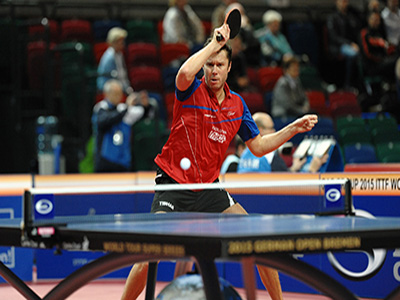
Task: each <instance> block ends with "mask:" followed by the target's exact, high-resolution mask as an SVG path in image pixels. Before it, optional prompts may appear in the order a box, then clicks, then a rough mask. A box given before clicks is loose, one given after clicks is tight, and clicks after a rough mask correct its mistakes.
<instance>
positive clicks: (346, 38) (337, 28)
mask: <svg viewBox="0 0 400 300" xmlns="http://www.w3.org/2000/svg"><path fill="white" fill-rule="evenodd" d="M361 19H362V18H361V16H360V13H359V12H358V11H357V10H355V9H354V8H353V7H352V6H349V0H336V12H335V13H333V14H331V15H330V16H328V19H327V29H328V47H329V52H330V53H331V55H332V56H333V57H335V58H336V59H340V58H341V57H343V58H344V59H345V63H346V70H345V74H344V87H345V88H349V87H351V86H354V85H356V86H357V85H358V83H357V82H353V81H352V80H353V79H354V78H357V77H356V76H355V75H356V74H357V72H358V65H357V64H358V62H359V59H360V48H359V46H358V44H357V42H358V40H359V39H358V35H359V33H360V30H361V28H362V20H361Z"/></svg>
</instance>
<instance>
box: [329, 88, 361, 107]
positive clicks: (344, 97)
mask: <svg viewBox="0 0 400 300" xmlns="http://www.w3.org/2000/svg"><path fill="white" fill-rule="evenodd" d="M328 102H329V106H330V107H332V106H333V105H334V104H335V103H345V104H348V105H358V100H357V94H355V93H354V92H350V91H335V92H331V93H329V95H328Z"/></svg>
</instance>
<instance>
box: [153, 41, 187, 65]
mask: <svg viewBox="0 0 400 300" xmlns="http://www.w3.org/2000/svg"><path fill="white" fill-rule="evenodd" d="M189 54H190V49H189V46H188V45H187V44H184V43H173V44H161V46H160V55H161V65H162V66H166V65H168V64H170V63H171V62H172V61H174V60H185V59H187V58H188V57H189Z"/></svg>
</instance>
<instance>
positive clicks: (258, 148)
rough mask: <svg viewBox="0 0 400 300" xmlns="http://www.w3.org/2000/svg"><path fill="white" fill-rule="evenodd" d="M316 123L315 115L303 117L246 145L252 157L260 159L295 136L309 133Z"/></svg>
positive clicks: (257, 137) (259, 136) (316, 117)
mask: <svg viewBox="0 0 400 300" xmlns="http://www.w3.org/2000/svg"><path fill="white" fill-rule="evenodd" d="M317 123H318V116H317V115H305V116H303V117H302V118H299V119H297V120H295V121H294V122H292V123H290V124H289V125H287V126H286V127H284V128H282V129H281V130H279V131H277V132H274V133H271V134H267V135H264V136H261V135H258V136H256V137H255V138H253V139H251V140H248V141H247V142H246V145H247V147H249V149H250V151H251V152H252V153H253V154H254V155H256V156H259V157H261V156H263V155H265V154H267V153H269V152H271V151H274V150H275V149H277V148H279V147H280V146H281V145H283V144H284V143H286V142H287V141H288V140H290V139H291V138H292V137H293V136H295V135H296V134H298V133H303V132H307V131H310V130H311V129H312V128H313V127H314V126H315V124H317Z"/></svg>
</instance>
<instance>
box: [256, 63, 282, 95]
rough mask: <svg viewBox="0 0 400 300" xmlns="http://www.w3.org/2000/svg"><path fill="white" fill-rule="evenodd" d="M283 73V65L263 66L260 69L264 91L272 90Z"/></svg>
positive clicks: (259, 74)
mask: <svg viewBox="0 0 400 300" xmlns="http://www.w3.org/2000/svg"><path fill="white" fill-rule="evenodd" d="M282 75H283V70H282V68H281V67H262V68H260V69H259V70H258V77H259V80H260V89H261V91H263V92H270V91H272V90H273V89H274V86H275V84H276V82H277V81H278V79H279V78H280V77H281V76H282Z"/></svg>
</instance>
